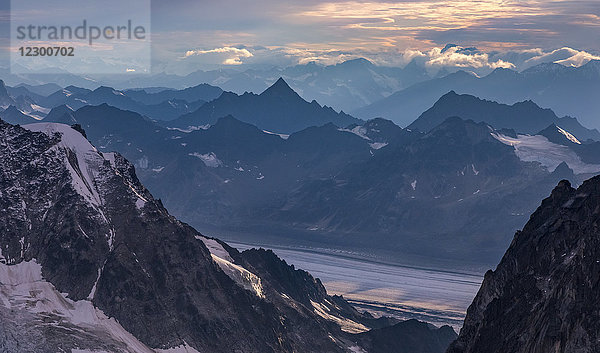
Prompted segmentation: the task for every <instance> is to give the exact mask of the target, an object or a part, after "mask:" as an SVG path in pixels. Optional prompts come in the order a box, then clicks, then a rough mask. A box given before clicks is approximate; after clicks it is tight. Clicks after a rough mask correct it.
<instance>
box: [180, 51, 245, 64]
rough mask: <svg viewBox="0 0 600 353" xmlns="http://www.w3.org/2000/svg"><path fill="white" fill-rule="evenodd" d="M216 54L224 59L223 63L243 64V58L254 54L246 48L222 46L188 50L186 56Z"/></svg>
mask: <svg viewBox="0 0 600 353" xmlns="http://www.w3.org/2000/svg"><path fill="white" fill-rule="evenodd" d="M207 54H208V55H216V56H217V57H219V58H221V59H222V62H221V63H222V64H223V65H241V64H243V62H242V59H243V58H251V57H253V56H254V55H253V54H252V53H251V52H250V51H249V50H248V49H246V48H241V49H240V48H235V47H222V48H215V49H209V50H188V51H187V52H186V53H185V56H184V57H185V58H189V57H192V56H202V55H207Z"/></svg>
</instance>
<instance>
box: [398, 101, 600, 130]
mask: <svg viewBox="0 0 600 353" xmlns="http://www.w3.org/2000/svg"><path fill="white" fill-rule="evenodd" d="M453 116H458V117H461V118H463V119H470V120H473V121H477V122H481V121H483V122H486V123H488V124H490V125H492V126H493V127H494V128H497V129H513V130H515V131H516V132H517V133H526V134H536V133H538V132H540V131H541V130H543V129H545V128H546V127H548V126H549V125H551V124H554V125H557V126H564V129H566V130H568V131H570V132H571V133H573V134H575V135H577V136H579V138H581V139H582V141H585V140H588V139H592V140H596V141H599V140H600V132H598V130H596V129H593V130H590V129H587V128H585V127H583V126H581V124H579V122H578V121H577V119H574V118H569V117H565V118H559V117H558V116H556V114H554V112H553V111H552V110H550V109H543V108H540V107H539V106H538V105H537V104H535V103H534V102H532V101H524V102H519V103H515V104H513V105H507V104H499V103H496V102H493V101H487V100H482V99H479V98H477V97H475V96H472V95H468V94H457V93H456V92H454V91H450V92H449V93H447V94H445V95H443V96H442V97H441V98H440V99H439V100H438V101H437V102H436V103H435V104H434V105H433V107H431V108H429V109H428V110H426V111H425V112H424V113H423V114H421V115H420V116H419V117H418V118H417V120H415V121H414V122H413V123H412V124H410V125H409V126H408V128H409V129H415V130H420V131H423V132H428V131H429V130H431V129H432V128H434V127H435V126H437V125H439V124H440V123H441V122H443V121H444V120H446V119H447V118H449V117H453Z"/></svg>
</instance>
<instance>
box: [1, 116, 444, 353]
mask: <svg viewBox="0 0 600 353" xmlns="http://www.w3.org/2000/svg"><path fill="white" fill-rule="evenodd" d="M132 114H133V113H132ZM0 137H1V138H2V141H3V143H2V144H1V145H0V156H2V160H3V163H2V164H1V165H0V176H1V178H0V186H1V187H2V190H3V191H2V194H1V195H0V205H1V206H2V207H1V208H0V227H1V229H3V232H2V233H0V319H1V320H2V325H0V350H4V351H9V352H14V351H28V352H38V351H39V352H42V351H44V352H46V351H48V352H50V351H52V352H54V351H71V350H75V349H80V350H84V351H85V350H88V351H97V350H100V351H109V352H135V353H154V352H156V349H170V348H176V349H179V350H185V351H189V352H196V351H200V352H231V351H244V352H261V353H262V352H297V351H301V352H347V351H351V350H357V349H359V350H360V349H361V347H360V346H359V345H357V343H356V341H358V340H357V338H356V337H357V336H356V335H355V333H359V332H364V331H367V330H368V329H369V328H370V327H381V323H382V321H381V320H374V319H373V318H372V317H371V316H368V315H364V314H361V313H359V312H357V311H356V310H354V309H353V308H352V307H351V306H350V305H349V304H348V303H347V302H345V300H343V298H340V297H330V296H329V295H328V294H327V293H326V291H325V288H324V287H323V285H322V284H321V282H320V281H319V280H318V279H315V278H313V277H312V276H311V275H310V274H308V273H306V272H304V271H301V270H297V269H295V268H294V267H293V266H289V265H287V264H286V263H285V262H284V261H281V260H280V259H278V258H277V256H276V255H275V254H274V253H272V252H270V251H264V250H249V251H245V252H242V253H239V252H238V251H236V250H235V249H233V248H231V247H229V246H227V245H226V244H225V243H222V242H220V241H218V240H216V239H211V238H206V237H204V236H202V235H201V234H199V233H198V232H196V231H195V230H194V229H193V228H191V227H189V226H187V225H186V224H184V223H181V222H179V221H178V220H176V219H175V218H174V217H172V216H170V215H169V213H168V212H167V211H166V209H165V208H164V207H163V206H162V203H161V201H160V200H156V199H154V198H153V196H152V195H151V194H150V192H148V190H146V189H145V188H144V186H143V185H142V184H141V183H140V182H139V181H138V179H137V176H136V174H135V171H134V168H133V165H131V164H130V163H129V162H128V161H127V160H126V159H124V158H123V157H122V156H121V155H119V154H117V153H108V152H105V153H102V152H99V151H97V150H96V149H95V148H94V147H93V146H92V145H91V144H90V143H89V142H88V141H87V140H86V139H85V138H84V137H83V136H82V135H81V134H80V133H79V132H78V131H76V130H75V129H73V128H71V127H69V126H67V125H62V124H52V123H38V124H32V125H28V126H27V129H24V128H21V127H17V126H13V125H9V124H7V123H5V122H2V121H0ZM15 151H18V153H15ZM109 318H110V319H109ZM389 323H395V321H393V320H392V321H390V322H389ZM448 329H449V328H448V327H444V328H442V329H439V330H434V329H432V328H429V327H422V328H421V329H420V330H418V332H414V331H411V334H415V335H420V336H421V337H422V338H423V340H424V341H423V342H424V343H423V344H422V345H421V346H420V347H419V349H421V350H422V351H423V352H431V353H438V352H441V351H440V350H439V349H437V348H432V347H433V346H431V345H430V344H428V343H427V340H430V339H431V340H432V341H433V342H439V341H445V342H446V343H449V342H450V340H451V339H452V337H449V336H448V335H447V334H446V331H447V330H448ZM402 332H404V330H402ZM407 335H408V334H404V336H402V337H406V336H407ZM393 340H395V338H394V337H392V336H391V335H389V334H385V335H377V336H374V337H367V339H366V340H365V339H362V340H361V342H362V343H360V344H364V345H367V344H368V345H373V346H377V345H379V344H380V343H379V342H382V343H381V344H383V343H384V342H390V341H393ZM397 342H398V344H402V342H400V341H397ZM411 345H412V343H411Z"/></svg>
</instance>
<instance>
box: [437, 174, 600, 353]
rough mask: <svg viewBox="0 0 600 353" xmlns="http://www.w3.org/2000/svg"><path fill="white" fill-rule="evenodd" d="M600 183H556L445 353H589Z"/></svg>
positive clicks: (598, 292)
mask: <svg viewBox="0 0 600 353" xmlns="http://www.w3.org/2000/svg"><path fill="white" fill-rule="evenodd" d="M599 200H600V177H594V178H592V179H590V180H588V181H586V182H584V183H583V184H582V185H581V186H580V187H579V188H577V189H574V188H572V187H571V185H570V183H569V182H567V181H561V182H560V183H559V184H558V186H557V187H556V188H555V189H554V190H553V191H552V194H551V195H550V197H548V198H547V199H545V200H544V201H543V202H542V204H541V205H540V207H539V208H538V209H537V210H536V211H535V213H533V215H532V216H531V218H530V220H529V222H528V223H527V224H526V225H525V227H524V228H523V230H522V231H519V232H517V233H516V234H515V237H514V239H513V242H512V244H511V245H510V247H509V249H508V250H507V252H506V254H505V255H504V257H503V258H502V260H501V261H500V264H499V265H498V267H497V268H496V270H494V271H489V272H488V273H487V274H486V276H485V279H484V282H483V284H482V286H481V289H480V290H479V293H478V294H477V296H476V298H475V299H474V301H473V304H471V306H470V307H469V310H468V312H467V317H466V319H465V324H464V326H463V329H462V330H461V333H460V336H459V338H458V339H457V340H456V341H455V342H454V343H453V344H452V346H451V347H450V349H449V350H448V352H449V353H459V352H461V353H462V352H499V353H502V352H511V353H519V352H529V353H542V352H544V353H547V352H596V351H597V350H598V339H599V337H598V332H599V327H598V325H599V322H600V316H599V314H598V310H597V302H598V296H600V283H599V282H598V272H599V271H600V265H599V262H598V260H597V259H598V258H600V253H599V251H600V250H599V249H600V244H599V243H598V239H600V238H599V236H598V235H599V234H598V217H599V215H598V210H599V209H600V204H599Z"/></svg>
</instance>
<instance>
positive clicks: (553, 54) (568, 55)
mask: <svg viewBox="0 0 600 353" xmlns="http://www.w3.org/2000/svg"><path fill="white" fill-rule="evenodd" d="M591 60H600V56H596V55H593V54H590V53H588V52H586V51H580V50H575V49H572V48H568V47H564V48H560V49H556V50H553V51H550V52H543V51H542V50H541V49H540V50H539V54H538V55H536V56H534V57H532V58H530V59H528V60H526V61H525V63H526V64H528V65H530V66H533V65H537V64H539V63H544V62H553V63H556V64H562V65H565V66H575V67H579V66H581V65H585V64H587V63H588V62H590V61H591Z"/></svg>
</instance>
